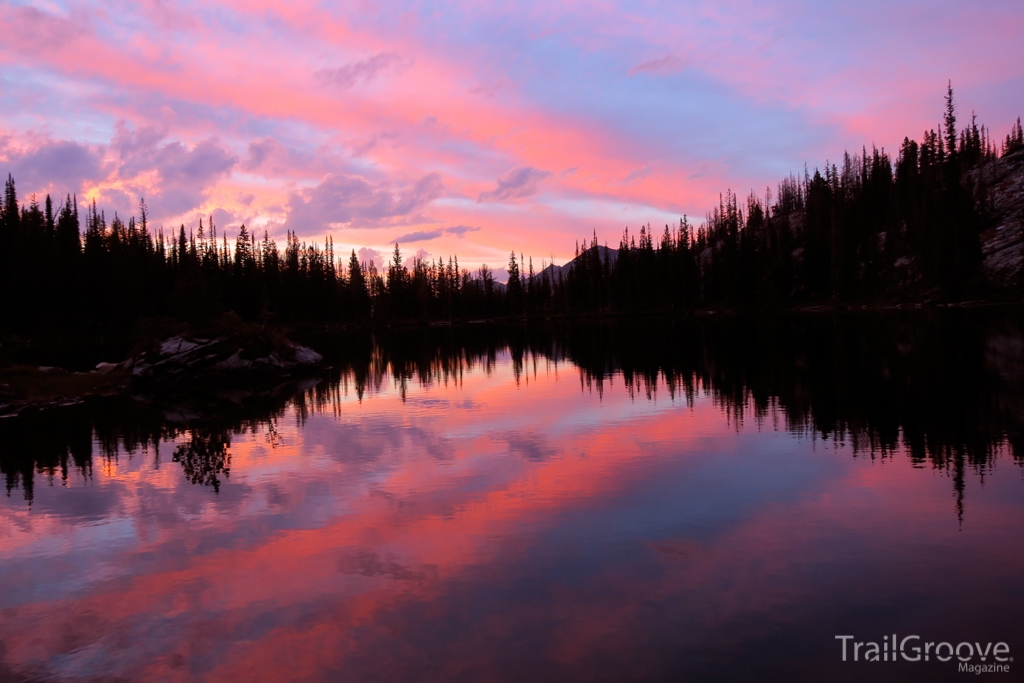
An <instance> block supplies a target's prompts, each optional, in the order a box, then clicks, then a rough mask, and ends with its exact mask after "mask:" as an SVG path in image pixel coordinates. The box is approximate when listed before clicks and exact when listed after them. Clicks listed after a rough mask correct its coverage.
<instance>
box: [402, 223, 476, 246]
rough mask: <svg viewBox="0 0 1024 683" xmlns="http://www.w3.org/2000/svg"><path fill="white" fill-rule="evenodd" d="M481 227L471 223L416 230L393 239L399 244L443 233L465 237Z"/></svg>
mask: <svg viewBox="0 0 1024 683" xmlns="http://www.w3.org/2000/svg"><path fill="white" fill-rule="evenodd" d="M478 230H480V228H477V227H472V226H469V225H453V226H451V227H449V228H437V229H436V230H417V231H416V232H410V233H407V234H405V235H402V236H401V237H396V238H395V239H393V240H391V241H392V242H397V243H398V244H405V243H408V242H426V241H427V240H436V239H437V238H438V237H441V236H442V235H455V236H456V237H458V238H460V239H461V238H462V237H465V235H466V233H467V232H477V231H478Z"/></svg>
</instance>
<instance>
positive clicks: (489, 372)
mask: <svg viewBox="0 0 1024 683" xmlns="http://www.w3.org/2000/svg"><path fill="white" fill-rule="evenodd" d="M314 345H315V347H316V348H317V349H318V350H320V351H321V352H322V353H324V355H325V356H327V358H328V359H329V361H330V362H331V363H332V365H333V366H334V367H333V369H331V370H329V371H328V372H326V373H325V375H324V376H322V377H314V378H304V379H301V380H298V381H296V382H295V383H293V384H290V385H287V386H285V387H279V388H275V390H274V391H266V392H262V393H254V392H252V391H250V390H243V389H239V388H225V389H224V390H223V391H222V392H219V393H217V394H214V395H209V396H188V397H167V396H155V397H154V396H148V397H138V398H129V399H123V398H122V399H118V398H109V399H98V400H96V401H94V402H91V403H87V404H85V405H81V406H75V407H71V408H67V409H65V410H64V411H63V412H61V413H43V414H39V415H36V416H29V417H19V418H14V419H9V420H3V421H0V472H2V474H3V476H4V477H5V480H6V487H7V496H6V497H4V498H2V499H0V510H2V513H0V515H2V517H0V549H2V553H0V680H12V681H37V680H59V681H115V680H116V681H122V680H131V681H135V680H139V681H342V680H344V681H406V680H408V681H482V680H489V681H529V680H559V681H575V680H579V681H624V680H651V681H658V680H668V681H685V680H697V681H716V680H722V681H754V680H757V681H801V680H806V681H822V680H837V681H845V680H848V681H860V680H874V681H914V680H921V681H942V680H959V679H962V678H963V677H964V676H967V675H969V674H967V673H961V672H960V671H959V667H960V663H961V661H962V660H958V658H957V657H956V656H950V657H947V655H946V649H944V648H945V647H946V646H943V645H941V644H943V643H946V644H948V647H949V649H950V651H954V650H955V651H956V653H957V654H959V655H961V658H963V657H967V655H968V648H965V647H963V645H962V644H963V643H967V644H969V646H970V648H969V649H970V655H971V656H970V657H967V660H968V661H967V662H966V664H968V665H972V666H973V665H981V664H993V663H997V659H996V655H997V654H999V653H1002V654H1001V655H1000V660H998V661H1001V662H1002V664H1001V666H1007V667H1009V668H1010V671H1009V673H1003V674H999V675H996V678H997V680H1019V678H1018V677H1019V673H1018V672H1019V670H1020V668H1019V667H1020V666H1021V664H1018V663H1016V662H1013V661H1012V659H1013V658H1014V657H1015V656H1019V654H1020V652H1021V651H1022V650H1024V624H1022V622H1021V619H1020V613H1021V608H1022V607H1024V581H1022V578H1021V577H1022V576H1024V544H1022V541H1024V316H1022V314H1021V311H1020V310H1018V309H1008V310H1007V309H992V310H949V311H909V312H908V311H891V312H886V313H878V312H873V313H866V312H865V313H844V314H806V315H795V314H794V315H777V316H758V317H742V316H714V315H711V316H705V317H701V318H687V319H678V320H670V319H666V320H660V319H638V320H633V321H619V322H613V323H591V324H583V323H580V324H573V325H570V324H560V323H554V322H548V323H538V324H531V325H524V326H518V327H508V326H506V327H501V326H496V325H467V326H463V327H459V326H455V327H451V328H446V327H445V328H421V329H413V330H406V331H402V330H397V329H396V330H386V331H383V332H378V333H376V334H373V335H371V334H369V333H358V332H351V333H347V335H333V336H327V335H324V336H323V338H320V339H317V340H316V341H315V343H314ZM837 636H852V638H849V639H846V640H844V639H837ZM913 636H917V639H914V638H913ZM894 637H895V639H896V640H897V641H898V642H899V643H900V644H901V645H902V646H903V649H902V654H901V657H900V658H899V659H898V660H897V661H893V659H890V657H889V647H890V644H891V642H892V640H893V639H894ZM908 637H911V638H910V639H909V640H908V639H907V638H908ZM862 642H863V643H864V645H863V646H862V647H858V649H857V653H856V654H857V661H853V658H854V647H855V646H856V645H857V644H858V643H862ZM871 643H875V644H876V645H877V648H878V650H879V651H880V654H879V657H878V659H879V661H864V660H865V659H869V658H870V657H869V655H868V652H869V649H870V648H871ZM926 644H929V655H930V656H929V659H928V661H924V659H923V656H922V658H921V659H920V660H919V661H909V660H908V658H913V656H915V655H914V654H913V653H914V650H913V648H914V647H915V646H919V647H920V650H921V651H924V650H925V645H926ZM932 644H934V645H932ZM1000 644H1005V649H1002V648H1001V647H1000ZM846 646H848V650H849V651H848V652H847V653H846V661H843V651H844V647H846ZM986 646H989V647H988V649H986ZM936 648H937V649H936ZM978 649H980V650H981V651H982V652H984V653H986V654H985V657H986V659H985V660H982V659H981V656H982V655H981V653H978V652H976V650H978ZM883 655H884V658H883ZM943 658H946V659H948V661H941V659H943ZM994 675H995V674H994Z"/></svg>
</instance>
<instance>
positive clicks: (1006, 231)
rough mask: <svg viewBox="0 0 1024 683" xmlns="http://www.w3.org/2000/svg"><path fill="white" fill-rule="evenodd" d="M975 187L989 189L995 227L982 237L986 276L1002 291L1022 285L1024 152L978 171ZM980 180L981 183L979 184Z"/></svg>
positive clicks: (989, 200) (985, 232)
mask: <svg viewBox="0 0 1024 683" xmlns="http://www.w3.org/2000/svg"><path fill="white" fill-rule="evenodd" d="M973 173H974V175H975V178H974V180H975V185H976V186H984V187H986V188H987V191H986V194H987V196H986V197H982V198H981V199H982V201H986V202H987V203H988V205H989V206H988V208H989V211H990V212H991V215H992V216H994V217H995V218H996V221H995V223H996V224H995V225H994V226H993V227H991V228H989V229H987V230H985V231H984V232H983V233H982V235H981V249H982V254H983V255H984V258H985V266H984V268H985V277H986V279H987V280H988V282H989V284H991V285H992V286H994V287H996V288H998V289H1012V288H1015V287H1017V286H1019V285H1020V279H1021V275H1020V273H1021V266H1022V264H1024V151H1019V152H1017V153H1015V154H1009V155H1007V156H1005V157H1003V158H1001V159H997V160H996V161H994V162H992V163H991V164H985V165H984V166H982V167H981V168H979V169H977V170H975V171H974V172H973ZM979 181H980V182H979Z"/></svg>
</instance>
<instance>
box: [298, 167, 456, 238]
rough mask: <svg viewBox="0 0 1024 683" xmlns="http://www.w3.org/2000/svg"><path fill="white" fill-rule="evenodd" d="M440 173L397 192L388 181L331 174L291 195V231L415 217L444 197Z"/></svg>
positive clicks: (373, 224) (384, 222)
mask: <svg viewBox="0 0 1024 683" xmlns="http://www.w3.org/2000/svg"><path fill="white" fill-rule="evenodd" d="M443 190H444V181H443V180H442V177H441V174H440V173H437V172H434V173H428V174H426V175H425V176H423V177H422V178H420V179H419V180H418V181H416V182H415V183H414V184H413V185H411V186H409V187H406V188H404V189H401V190H398V191H395V190H393V189H392V187H391V184H390V183H387V182H381V183H371V182H369V181H368V180H366V179H365V178H363V177H361V176H351V175H329V176H328V177H326V178H324V180H323V181H322V182H321V183H320V184H319V185H317V186H316V187H314V188H312V189H309V190H304V191H302V192H295V193H292V195H291V197H289V199H288V219H287V220H286V221H285V226H286V227H287V228H289V229H291V230H301V231H306V232H309V231H311V230H321V229H323V228H326V227H328V226H331V225H339V224H352V223H355V224H359V225H364V226H367V225H368V226H375V225H381V224H388V223H390V222H393V219H396V218H402V217H406V216H409V215H411V214H416V213H417V212H418V211H420V210H421V209H423V208H424V207H425V206H426V205H427V204H428V203H430V202H431V201H432V200H434V199H436V198H437V197H439V196H441V193H442V191H443Z"/></svg>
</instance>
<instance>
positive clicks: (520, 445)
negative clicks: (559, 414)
mask: <svg viewBox="0 0 1024 683" xmlns="http://www.w3.org/2000/svg"><path fill="white" fill-rule="evenodd" d="M501 438H503V439H504V440H505V442H506V443H507V444H508V452H509V453H510V454H513V455H520V456H522V457H524V458H526V459H527V460H533V461H536V462H543V461H544V460H547V459H549V458H553V457H555V456H556V455H558V454H560V453H561V452H562V449H561V448H558V447H557V446H554V445H552V444H551V443H550V440H549V439H548V438H547V437H545V436H543V435H542V434H538V433H537V432H514V433H511V434H506V435H504V436H503V437H501Z"/></svg>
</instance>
